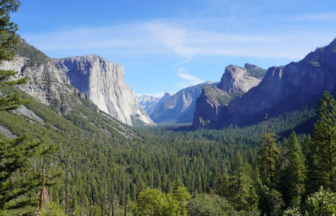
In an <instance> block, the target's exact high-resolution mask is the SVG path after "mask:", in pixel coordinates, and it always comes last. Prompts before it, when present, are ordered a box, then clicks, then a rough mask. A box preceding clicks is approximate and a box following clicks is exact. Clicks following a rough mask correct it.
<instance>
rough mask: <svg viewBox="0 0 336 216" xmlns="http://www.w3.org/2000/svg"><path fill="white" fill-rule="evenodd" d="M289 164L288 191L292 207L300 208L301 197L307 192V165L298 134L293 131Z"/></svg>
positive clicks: (289, 144) (287, 173) (289, 141)
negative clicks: (305, 183) (305, 184)
mask: <svg viewBox="0 0 336 216" xmlns="http://www.w3.org/2000/svg"><path fill="white" fill-rule="evenodd" d="M287 145H288V147H289V149H288V153H287V158H288V164H287V167H286V168H285V169H286V183H287V188H286V191H287V192H288V193H289V200H290V205H291V206H292V207H299V206H300V202H301V196H302V195H303V194H304V192H305V186H304V182H305V179H306V165H305V158H304V155H303V153H302V151H301V146H300V145H299V143H298V141H297V137H296V133H295V132H294V131H293V132H292V133H291V136H290V138H289V140H288V144H287Z"/></svg>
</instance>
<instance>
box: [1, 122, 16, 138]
mask: <svg viewBox="0 0 336 216" xmlns="http://www.w3.org/2000/svg"><path fill="white" fill-rule="evenodd" d="M0 133H2V134H3V135H5V136H6V137H7V138H8V139H13V138H15V137H16V136H15V135H14V134H12V132H11V131H10V130H8V129H7V128H5V127H4V126H2V125H0Z"/></svg>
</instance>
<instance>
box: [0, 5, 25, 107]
mask: <svg viewBox="0 0 336 216" xmlns="http://www.w3.org/2000/svg"><path fill="white" fill-rule="evenodd" d="M19 6H20V2H19V1H18V0H3V1H1V2H0V64H2V63H3V61H12V60H14V58H15V52H16V49H17V43H18V36H17V35H16V34H15V32H16V31H17V30H18V27H17V25H16V24H15V23H13V22H11V21H10V13H11V12H16V11H17V10H18V8H19ZM16 74H17V72H15V71H13V70H0V87H2V86H6V85H18V84H25V83H27V77H25V78H22V79H19V80H15V81H8V80H9V79H10V78H11V77H12V76H14V75H16ZM26 102H27V101H25V100H23V99H22V98H21V95H20V94H19V93H11V94H9V95H5V96H0V111H4V110H13V109H16V108H18V107H19V106H20V105H21V104H24V103H26Z"/></svg>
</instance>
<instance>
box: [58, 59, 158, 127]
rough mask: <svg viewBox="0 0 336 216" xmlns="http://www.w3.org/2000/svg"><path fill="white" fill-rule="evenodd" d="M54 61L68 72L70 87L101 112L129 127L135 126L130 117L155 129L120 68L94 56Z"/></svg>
mask: <svg viewBox="0 0 336 216" xmlns="http://www.w3.org/2000/svg"><path fill="white" fill-rule="evenodd" d="M53 61H54V62H55V63H57V64H58V65H59V66H60V67H61V68H62V69H63V70H64V71H65V73H66V74H67V75H68V77H69V79H70V83H71V85H73V86H74V87H75V88H77V89H78V90H79V91H80V92H82V93H84V94H85V95H87V97H88V98H89V99H90V100H92V101H93V102H94V103H95V104H96V105H97V106H98V108H99V109H100V110H102V111H104V112H106V113H108V114H109V115H111V116H112V117H114V118H116V119H118V120H120V121H121V122H123V123H125V124H128V125H132V121H131V116H132V117H134V118H135V119H137V120H140V121H142V122H144V123H145V124H147V125H155V123H154V122H153V121H152V120H151V119H150V118H149V116H148V115H147V113H146V112H145V111H144V110H143V108H142V107H141V106H140V104H139V100H138V98H137V96H136V94H135V92H134V91H133V90H132V89H131V88H130V87H129V86H128V85H127V84H126V83H125V79H124V69H123V67H122V66H121V65H118V64H115V63H113V62H110V61H108V60H106V59H104V58H102V57H99V56H95V55H86V56H80V57H70V58H63V59H53Z"/></svg>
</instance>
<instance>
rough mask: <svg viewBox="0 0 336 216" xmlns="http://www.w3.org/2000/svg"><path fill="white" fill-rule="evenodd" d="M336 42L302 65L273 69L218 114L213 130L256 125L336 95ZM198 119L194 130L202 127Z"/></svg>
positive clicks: (314, 54) (293, 64)
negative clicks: (269, 118) (265, 119)
mask: <svg viewBox="0 0 336 216" xmlns="http://www.w3.org/2000/svg"><path fill="white" fill-rule="evenodd" d="M335 71H336V39H335V40H333V41H332V42H331V43H330V44H329V45H328V46H325V47H321V48H317V49H316V50H315V51H314V52H311V53H309V54H308V55H307V56H306V57H305V58H304V59H302V60H301V61H299V62H291V63H289V64H288V65H286V66H284V67H271V68H269V69H268V70H267V72H266V75H265V77H264V78H263V80H262V81H261V82H260V83H259V85H257V86H256V87H254V88H251V89H250V90H249V91H248V92H247V93H246V94H243V95H242V96H241V97H237V98H235V99H233V100H232V101H231V102H230V103H229V104H228V105H227V106H225V107H224V108H222V109H221V111H220V112H219V113H218V115H216V118H215V119H216V121H217V122H220V124H217V125H216V126H214V125H211V126H210V127H212V128H220V127H223V126H226V125H230V124H236V125H238V126H246V125H251V124H256V123H259V122H261V121H263V120H264V116H265V114H266V113H268V116H269V117H274V116H278V115H280V114H283V113H284V112H286V111H293V110H301V109H303V108H304V107H315V106H316V105H317V103H318V102H319V100H320V98H321V97H322V95H323V93H324V92H325V91H328V92H329V93H331V94H332V95H334V96H335V95H336V85H335V83H336V74H335ZM199 125H200V124H199V123H198V122H197V118H194V128H199V127H198V126H199Z"/></svg>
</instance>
